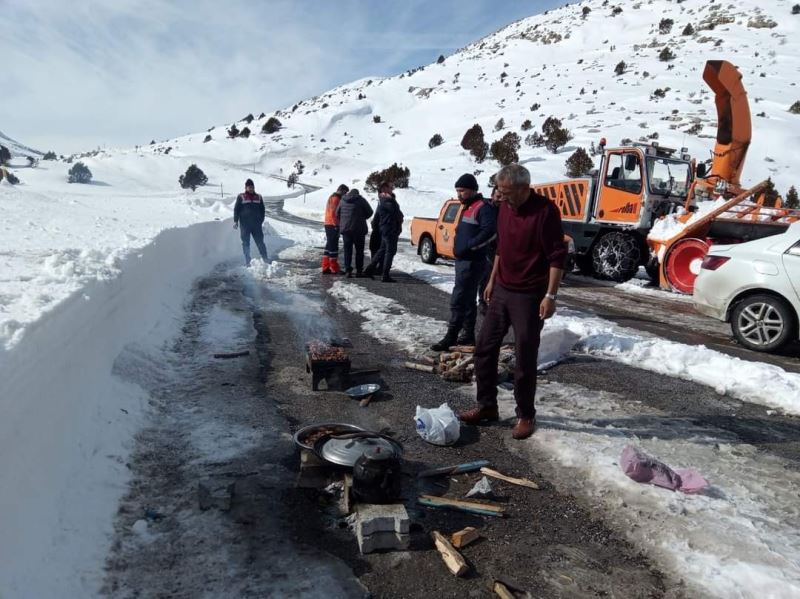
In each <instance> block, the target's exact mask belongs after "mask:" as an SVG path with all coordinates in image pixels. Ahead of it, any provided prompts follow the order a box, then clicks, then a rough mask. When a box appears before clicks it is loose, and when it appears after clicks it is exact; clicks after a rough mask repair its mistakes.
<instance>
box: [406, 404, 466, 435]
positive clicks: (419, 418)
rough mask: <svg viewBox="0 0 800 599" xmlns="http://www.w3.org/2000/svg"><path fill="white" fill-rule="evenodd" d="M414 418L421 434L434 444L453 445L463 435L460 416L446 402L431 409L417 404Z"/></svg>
mask: <svg viewBox="0 0 800 599" xmlns="http://www.w3.org/2000/svg"><path fill="white" fill-rule="evenodd" d="M414 420H415V422H416V424H417V432H418V433H419V436H420V437H422V438H423V439H425V440H426V441H427V442H428V443H433V444H434V445H452V444H453V443H455V442H456V441H458V437H459V436H460V435H461V425H460V424H459V422H458V417H457V416H456V415H455V412H453V410H451V409H450V406H448V405H447V404H446V403H443V404H442V405H440V406H439V407H438V408H431V409H428V408H421V407H419V406H417V414H416V416H415V417H414Z"/></svg>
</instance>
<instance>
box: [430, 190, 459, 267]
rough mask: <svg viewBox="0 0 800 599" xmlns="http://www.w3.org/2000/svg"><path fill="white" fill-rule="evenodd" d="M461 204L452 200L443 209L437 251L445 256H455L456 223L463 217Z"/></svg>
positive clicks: (438, 230)
mask: <svg viewBox="0 0 800 599" xmlns="http://www.w3.org/2000/svg"><path fill="white" fill-rule="evenodd" d="M461 208H462V205H461V202H459V201H458V200H452V201H450V202H447V204H445V205H444V208H442V217H441V218H440V219H439V224H438V225H437V228H436V251H437V252H438V253H439V254H441V255H443V256H453V245H454V243H455V239H456V223H457V222H458V219H459V217H460V216H461Z"/></svg>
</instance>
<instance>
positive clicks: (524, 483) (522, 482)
mask: <svg viewBox="0 0 800 599" xmlns="http://www.w3.org/2000/svg"><path fill="white" fill-rule="evenodd" d="M481 474H485V475H486V476H491V477H492V478H496V479H498V480H504V481H506V482H507V483H511V484H512V485H519V486H520V487H528V488H529V489H538V488H539V485H537V484H536V483H535V482H533V481H532V480H528V479H527V478H514V477H513V476H506V475H505V474H501V473H500V472H498V471H497V470H492V469H491V468H486V467H483V468H481Z"/></svg>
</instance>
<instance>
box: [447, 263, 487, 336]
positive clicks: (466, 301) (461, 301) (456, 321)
mask: <svg viewBox="0 0 800 599" xmlns="http://www.w3.org/2000/svg"><path fill="white" fill-rule="evenodd" d="M485 270H486V261H485V260H484V259H483V258H479V259H477V260H456V281H455V285H454V286H453V294H452V295H451V296H450V322H449V323H448V328H452V329H455V330H456V331H460V330H461V329H462V327H463V329H464V330H465V331H467V332H469V333H474V332H475V319H476V318H477V316H478V306H477V305H476V303H475V297H476V295H477V293H478V285H479V283H480V281H481V277H482V276H483V274H484V272H485Z"/></svg>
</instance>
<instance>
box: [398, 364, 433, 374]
mask: <svg viewBox="0 0 800 599" xmlns="http://www.w3.org/2000/svg"><path fill="white" fill-rule="evenodd" d="M404 366H405V367H406V368H410V369H411V370H421V371H422V372H431V373H432V372H436V368H434V367H433V366H429V365H427V364H415V363H414V362H406V363H405V364H404Z"/></svg>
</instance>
